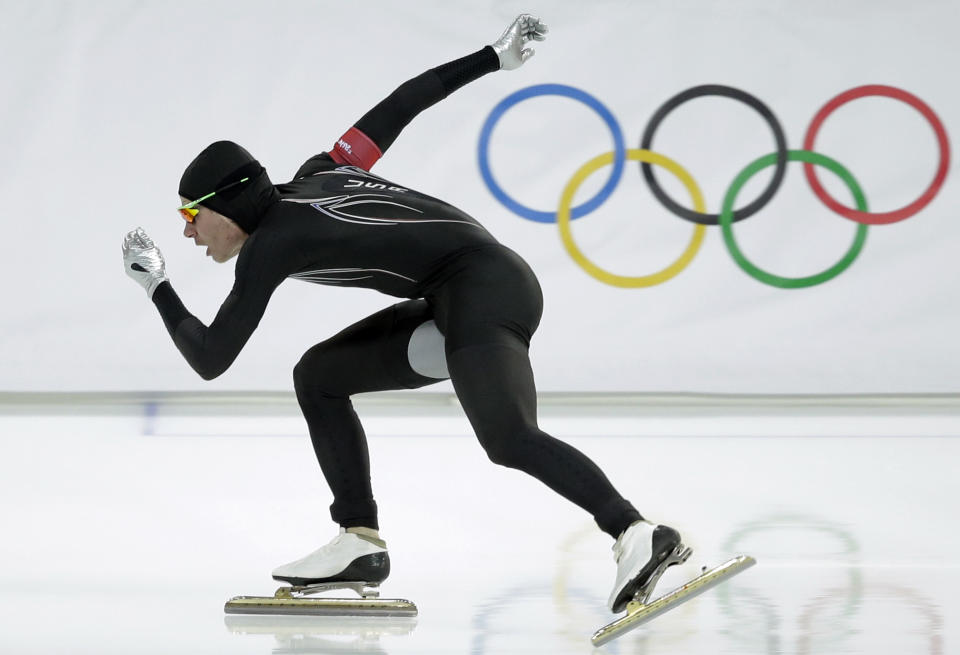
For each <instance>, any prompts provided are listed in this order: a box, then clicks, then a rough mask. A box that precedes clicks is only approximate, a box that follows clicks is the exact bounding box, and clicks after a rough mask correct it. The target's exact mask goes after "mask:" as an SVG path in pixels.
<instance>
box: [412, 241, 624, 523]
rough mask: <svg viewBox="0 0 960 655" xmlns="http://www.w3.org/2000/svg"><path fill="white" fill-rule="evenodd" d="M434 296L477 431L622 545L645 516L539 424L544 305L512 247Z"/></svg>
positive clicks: (500, 459) (489, 252)
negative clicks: (536, 369) (538, 354)
mask: <svg viewBox="0 0 960 655" xmlns="http://www.w3.org/2000/svg"><path fill="white" fill-rule="evenodd" d="M460 267H461V268H460V271H459V272H458V273H457V274H456V275H454V276H452V277H451V278H450V279H449V280H448V281H447V282H446V283H445V284H444V285H443V287H441V288H440V289H438V290H437V291H436V292H435V293H433V294H431V296H430V297H429V299H430V301H431V303H432V305H433V310H434V316H435V318H436V321H437V325H438V326H439V327H440V330H441V332H443V333H444V335H445V336H446V352H447V365H448V367H449V370H450V379H451V380H452V381H453V386H454V389H455V390H456V393H457V397H458V398H459V400H460V403H461V404H462V405H463V408H464V411H465V412H466V414H467V418H469V420H470V423H471V425H472V426H473V429H474V430H475V432H476V434H477V436H478V437H479V439H480V443H481V444H482V445H483V447H484V448H485V449H486V451H487V454H488V456H489V457H490V459H491V460H493V461H494V462H496V463H497V464H501V465H503V466H508V467H511V468H515V469H519V470H521V471H524V472H526V473H529V474H530V475H532V476H534V477H535V478H537V479H539V480H541V481H542V482H543V483H545V484H546V485H547V486H549V487H550V488H551V489H553V490H554V491H556V492H557V493H559V494H561V495H562V496H564V497H565V498H567V499H569V500H571V501H573V502H574V503H576V504H577V505H579V506H580V507H582V508H583V509H585V510H587V511H588V512H590V514H592V515H593V517H594V519H595V520H596V521H597V524H598V525H599V526H600V528H601V529H603V530H604V531H605V532H607V533H609V534H610V535H611V536H613V537H614V538H616V537H617V536H618V535H619V534H620V533H621V532H623V530H625V529H626V528H627V527H628V526H629V525H630V524H631V523H633V522H635V521H638V520H640V518H641V516H640V514H639V513H638V512H637V510H636V509H634V507H633V505H631V504H630V503H629V502H628V501H627V500H625V499H624V498H623V497H622V496H621V495H620V494H619V493H617V491H616V489H614V487H613V485H612V484H611V483H610V481H609V480H608V479H607V477H606V476H605V475H604V474H603V472H602V471H601V470H600V469H599V468H598V467H597V465H596V464H594V463H593V462H592V461H591V460H590V459H588V458H587V457H586V456H585V455H583V454H582V453H581V452H580V451H578V450H577V449H575V448H573V447H572V446H570V445H569V444H566V443H564V442H562V441H560V440H559V439H556V438H554V437H552V436H550V435H548V434H547V433H545V432H544V431H543V430H541V429H540V428H539V426H538V425H537V390H536V386H535V384H534V378H533V371H532V370H531V368H530V359H529V357H528V354H527V349H528V347H529V344H530V338H531V336H532V335H533V332H534V331H535V330H536V328H537V325H538V323H539V321H540V314H541V310H542V303H543V298H542V295H541V292H540V286H539V284H538V283H537V280H536V277H534V275H533V272H532V271H531V270H530V268H529V266H527V264H526V262H524V261H523V260H522V259H521V258H520V257H519V256H518V255H516V254H515V253H513V252H512V251H510V250H508V249H506V248H492V249H485V250H483V251H479V252H475V253H472V254H470V255H467V256H465V257H464V258H462V259H461V260H460Z"/></svg>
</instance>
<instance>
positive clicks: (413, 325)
mask: <svg viewBox="0 0 960 655" xmlns="http://www.w3.org/2000/svg"><path fill="white" fill-rule="evenodd" d="M430 320H431V315H430V309H429V307H428V306H427V304H426V302H424V301H407V302H403V303H400V304H398V305H395V306H393V307H389V308H387V309H385V310H382V311H380V312H377V313H376V314H373V315H372V316H370V317H368V318H366V319H364V320H362V321H360V322H359V323H356V324H354V325H352V326H350V327H348V328H347V329H345V330H343V331H342V332H340V333H339V334H337V335H335V336H334V337H332V338H330V339H328V340H326V341H324V342H322V343H320V344H317V345H316V346H314V347H313V348H311V349H310V350H308V351H307V353H306V354H305V355H304V356H303V358H302V359H301V360H300V363H299V364H297V366H296V368H295V369H294V386H295V388H296V391H297V400H298V401H299V403H300V407H301V409H302V410H303V415H304V417H305V418H306V421H307V426H308V428H309V430H310V439H311V441H312V442H313V447H314V451H315V452H316V455H317V459H318V461H319V462H320V467H321V469H322V470H323V474H324V477H325V478H326V480H327V483H328V484H329V485H330V490H331V491H332V492H333V497H334V501H333V504H332V505H331V507H330V514H331V516H332V517H333V520H334V521H336V522H337V523H339V524H340V525H341V526H342V527H344V528H355V527H366V528H373V529H377V528H378V523H377V505H376V502H375V501H374V499H373V491H372V488H371V483H370V461H369V455H368V450H367V441H366V436H365V435H364V432H363V427H362V426H361V425H360V420H359V419H358V418H357V414H356V412H355V411H354V409H353V404H352V403H351V401H350V396H351V395H353V394H355V393H362V392H368V391H384V390H390V389H408V388H416V387H420V386H423V385H426V384H431V383H434V382H437V381H438V379H439V378H431V377H427V376H426V375H422V374H421V373H417V372H416V371H415V370H414V369H413V367H412V366H411V361H410V358H411V357H414V358H415V361H414V362H413V365H414V366H416V367H417V369H418V370H420V371H421V372H425V373H430V374H435V375H438V376H439V375H442V372H436V373H434V370H435V369H436V368H437V366H436V365H435V364H432V363H431V362H430V358H429V354H430V353H429V352H423V349H422V348H421V349H420V350H419V351H418V350H416V347H417V346H418V344H424V343H425V344H427V347H429V344H430V339H429V336H430V335H429V327H430V325H432V323H429V321H430ZM418 328H420V330H419V332H418ZM424 328H427V330H426V331H425V330H424ZM415 333H416V334H417V335H418V336H417V337H416V338H414V341H413V343H412V344H411V338H413V335H414V334H415ZM437 347H439V348H442V342H440V341H437ZM417 359H419V361H417ZM435 359H436V358H435ZM439 359H441V360H442V356H441V357H439Z"/></svg>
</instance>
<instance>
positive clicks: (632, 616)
mask: <svg viewBox="0 0 960 655" xmlns="http://www.w3.org/2000/svg"><path fill="white" fill-rule="evenodd" d="M613 554H614V558H615V559H616V560H617V581H616V583H615V584H614V586H613V592H612V593H611V594H610V599H609V601H608V605H609V607H610V610H611V611H612V612H615V613H616V612H620V611H622V610H623V609H624V608H626V610H627V613H626V615H625V616H622V617H620V618H619V619H617V620H616V621H614V622H613V623H610V624H608V625H605V626H603V627H602V628H600V629H599V630H597V631H596V632H595V633H594V635H593V637H592V638H591V640H590V641H591V642H593V645H594V646H602V645H603V644H605V643H607V642H608V641H610V640H612V639H616V638H617V637H619V636H621V635H624V634H626V633H627V632H629V631H631V630H633V629H634V628H636V627H638V626H640V625H643V624H644V623H646V622H647V621H650V620H651V619H654V618H656V617H658V616H660V615H661V614H663V613H664V612H666V611H668V610H671V609H673V608H674V607H677V606H678V605H681V604H683V603H685V602H687V601H688V600H690V599H692V598H695V597H696V596H698V595H700V594H702V593H703V592H704V591H706V590H707V589H710V588H712V587H715V586H716V585H718V584H720V583H721V582H723V581H724V580H729V579H730V578H732V577H733V576H735V575H737V574H738V573H740V572H742V571H745V570H746V569H748V568H750V567H751V566H753V565H754V564H756V563H757V562H756V560H754V559H753V558H752V557H750V556H749V555H738V556H737V557H734V558H733V559H731V560H729V561H727V562H725V563H723V564H721V565H720V566H718V567H715V568H712V569H708V568H707V567H706V566H704V567H703V568H702V569H701V573H700V575H698V576H697V577H696V578H694V579H692V580H690V581H689V582H687V583H686V584H684V585H682V586H680V587H677V588H676V589H674V590H673V591H670V592H668V593H666V594H663V595H662V596H660V597H659V598H657V599H655V600H650V596H651V595H652V594H653V588H654V586H656V584H657V582H658V581H659V580H660V576H662V575H663V573H664V571H666V570H667V569H668V568H669V567H671V566H673V565H674V564H682V563H684V562H686V561H687V559H689V558H690V555H691V554H693V550H691V549H690V548H687V547H686V546H684V545H683V544H682V543H681V542H680V533H679V532H677V531H676V530H674V529H673V528H670V527H667V526H665V525H654V524H653V523H650V522H649V521H638V522H636V523H634V524H633V525H631V526H630V527H629V528H627V529H626V530H624V532H623V534H621V535H620V537H619V538H618V539H617V542H616V543H615V544H614V545H613Z"/></svg>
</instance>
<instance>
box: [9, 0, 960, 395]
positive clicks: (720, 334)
mask: <svg viewBox="0 0 960 655" xmlns="http://www.w3.org/2000/svg"><path fill="white" fill-rule="evenodd" d="M172 6H173V5H172V4H171V3H151V2H107V1H102V2H92V3H79V2H77V1H76V0H45V1H44V2H12V1H10V2H6V3H4V4H3V18H4V20H0V32H2V34H3V38H2V39H0V51H2V53H0V54H2V55H3V56H4V60H5V61H6V62H8V65H7V66H6V67H5V68H4V73H5V77H4V84H3V89H4V93H5V95H4V97H5V98H6V99H7V102H5V103H2V104H0V106H2V111H3V118H4V120H2V121H0V143H3V144H4V151H3V154H4V156H3V157H2V158H0V187H3V192H4V193H3V197H4V209H5V210H6V212H5V215H6V226H7V227H8V230H7V234H6V238H5V239H0V297H2V298H3V302H4V305H3V306H4V307H5V311H2V312H0V391H153V390H176V391H185V390H186V391H192V390H205V391H234V390H242V391H253V390H269V391H279V392H291V391H292V382H291V375H290V373H291V370H292V369H293V367H294V366H295V365H296V363H297V361H299V359H300V358H301V356H302V355H303V353H304V352H305V351H306V350H307V349H309V348H310V347H312V346H313V345H314V344H316V343H319V342H321V341H323V340H325V339H327V338H329V337H330V336H332V335H334V334H336V333H338V332H340V331H341V330H343V329H344V328H346V327H347V326H349V325H351V324H353V323H355V322H357V321H360V320H362V319H364V318H365V317H367V316H369V315H370V314H373V313H375V312H377V311H381V310H382V309H384V308H385V307H387V306H389V305H391V304H393V303H395V302H397V299H395V298H391V297H387V296H384V295H382V294H377V293H372V292H368V291H364V290H358V289H349V288H342V289H338V288H331V287H318V286H316V285H303V284H301V283H297V282H296V281H288V282H285V283H283V284H281V285H280V286H279V287H278V288H277V290H276V292H275V293H274V295H273V296H272V297H271V299H270V305H269V307H268V309H267V312H266V314H265V315H264V317H263V319H262V321H261V322H260V324H259V326H258V328H257V330H256V332H255V333H254V334H253V336H252V337H251V339H250V341H249V342H248V343H247V345H246V346H245V347H244V349H243V352H241V353H240V355H239V356H238V357H237V359H236V361H235V363H234V364H233V365H232V366H231V367H230V369H229V370H228V371H227V372H226V373H225V374H224V375H222V376H220V377H218V378H217V379H216V380H213V381H209V382H208V381H204V380H202V379H201V378H200V377H199V376H197V375H196V374H195V373H194V372H193V370H192V369H190V367H189V366H188V365H187V364H186V363H185V362H184V361H183V358H182V356H181V355H180V353H179V352H178V351H177V349H176V347H175V345H174V344H173V343H172V342H171V339H170V336H169V335H168V334H167V331H166V329H165V328H164V326H163V324H162V322H161V321H160V319H159V317H158V315H157V313H156V310H155V308H154V307H153V306H152V305H151V303H150V302H149V301H148V300H147V299H146V297H145V295H144V294H143V293H142V290H141V289H139V288H138V287H137V286H136V285H135V284H133V283H132V282H131V281H130V280H129V279H128V278H127V277H126V276H125V275H124V274H123V272H122V270H121V267H120V262H119V254H118V250H119V242H120V239H121V238H122V235H123V234H125V233H126V232H127V231H129V230H130V229H132V228H134V227H137V226H141V227H143V228H144V229H145V230H146V231H147V232H148V233H149V234H150V236H151V237H152V238H153V239H154V241H155V242H156V243H157V245H158V246H159V247H160V248H161V250H162V251H163V255H164V258H165V260H166V262H167V274H168V276H169V278H170V280H171V282H172V283H173V285H174V287H175V288H176V290H177V293H178V295H179V296H180V297H181V299H182V300H183V302H184V304H185V306H186V307H187V308H188V309H189V310H190V312H191V313H193V314H194V315H195V316H197V318H199V319H200V320H201V321H203V322H204V323H207V324H209V323H210V322H211V321H212V320H213V318H214V317H215V316H216V315H217V312H218V311H219V309H220V306H221V304H222V303H223V302H224V299H225V298H226V297H227V296H228V294H229V292H230V289H231V288H232V286H233V283H234V266H233V263H232V262H231V263H230V264H227V265H223V266H220V265H216V264H213V263H211V261H210V259H209V258H207V257H203V255H202V252H203V250H202V249H198V248H195V247H194V245H193V243H192V241H190V240H188V239H185V238H184V237H183V234H182V232H183V225H182V220H181V219H180V218H179V215H178V214H177V213H176V212H174V211H172V207H175V206H176V203H177V200H178V194H177V183H178V180H179V179H180V176H181V174H182V173H183V170H184V168H185V166H186V165H187V164H188V163H189V162H190V160H191V159H193V157H195V156H196V154H197V153H198V152H200V150H202V149H203V147H204V146H206V145H207V144H209V143H211V142H213V141H217V140H220V139H229V140H232V141H235V142H237V143H240V144H241V145H243V146H244V147H245V148H247V149H248V150H249V151H250V152H251V153H253V154H254V155H255V156H256V157H257V159H258V160H259V161H261V162H262V163H263V165H264V166H265V167H266V168H267V170H268V172H269V174H270V177H271V179H272V180H274V181H275V182H277V183H282V182H285V181H287V180H290V179H291V178H292V176H293V175H294V173H295V171H297V169H298V168H299V167H300V166H301V165H302V163H303V162H304V161H305V160H306V159H308V158H309V157H311V156H314V155H316V154H317V153H319V152H322V151H324V150H328V149H329V148H330V147H331V145H332V144H333V143H335V141H336V139H337V138H339V136H340V135H341V134H343V132H344V131H345V130H346V129H347V128H349V126H351V125H353V124H355V123H356V121H357V120H358V119H360V118H361V117H362V116H363V115H364V114H365V113H366V112H368V111H369V110H370V109H371V108H372V107H374V106H376V104H377V103H378V102H380V101H381V100H382V99H383V98H385V97H388V96H389V95H390V94H391V93H392V92H393V91H394V90H395V89H396V88H397V87H398V85H400V84H401V83H403V82H404V81H405V80H408V79H411V78H413V77H415V76H417V75H421V74H422V73H424V71H429V70H431V69H432V68H434V67H436V66H439V65H442V64H444V63H445V62H450V61H454V60H456V59H457V58H459V57H462V56H464V55H466V54H469V53H471V52H475V51H476V50H477V49H478V48H481V47H483V46H484V44H488V43H491V42H492V41H493V40H494V39H496V38H498V37H499V35H500V34H502V32H503V29H504V27H505V26H506V25H507V24H509V22H510V21H511V20H512V19H513V18H514V17H515V16H516V15H517V14H518V13H521V12H525V11H531V12H541V13H542V18H543V20H544V21H545V22H546V23H547V24H548V25H549V26H550V32H549V35H548V37H547V40H546V41H545V42H543V43H539V42H538V43H536V44H535V48H536V55H535V56H534V57H533V58H532V59H530V60H529V61H527V62H526V63H525V64H524V65H523V66H522V67H520V68H519V69H517V70H512V71H499V72H496V73H491V74H489V75H484V76H483V77H481V78H480V79H478V80H476V81H475V82H472V83H470V84H467V85H465V86H463V87H462V88H460V89H458V90H457V91H456V92H455V93H451V94H450V95H449V96H448V97H446V98H445V99H443V100H442V101H441V102H438V103H437V104H436V105H434V106H432V107H430V108H429V109H426V110H425V111H423V112H422V113H421V114H419V115H418V116H417V117H416V118H415V119H414V120H413V121H411V122H410V124H409V125H407V126H406V127H405V128H404V129H403V132H402V134H401V135H400V136H399V137H398V138H397V139H396V141H395V142H394V143H393V144H392V145H391V146H390V148H389V150H388V151H387V152H386V153H385V154H384V157H383V158H382V159H381V160H380V161H378V162H377V164H376V167H375V168H374V171H373V172H374V173H376V174H377V175H380V176H382V177H384V178H386V179H388V180H391V181H393V182H395V183H396V184H398V185H400V186H403V187H405V188H411V189H416V190H417V191H420V192H422V193H425V194H429V195H431V196H433V197H436V198H438V199H440V200H443V201H445V202H449V203H450V204H452V205H454V206H456V207H458V208H460V209H462V210H463V211H465V212H466V213H468V214H469V215H471V216H473V217H475V218H476V219H477V220H478V221H479V222H480V223H482V224H483V225H484V226H485V227H486V228H487V229H489V230H490V232H491V233H492V234H493V235H494V236H495V237H496V238H497V239H498V240H499V241H500V242H502V243H503V244H505V245H506V246H508V247H510V248H512V249H513V250H515V251H516V252H517V253H519V254H520V255H521V256H522V257H523V258H524V259H525V260H526V261H527V262H528V263H529V264H530V266H531V268H532V269H533V270H534V272H535V273H536V274H537V278H538V279H539V281H540V286H541V288H542V290H543V298H544V313H543V319H542V320H541V322H540V325H539V327H538V329H537V332H536V334H535V335H534V338H533V339H532V341H531V349H530V356H531V359H532V363H533V369H534V372H535V374H536V381H537V387H538V390H539V391H541V392H547V393H549V392H568V393H581V392H617V393H621V392H622V393H634V392H641V393H669V392H679V393H685V392H702V393H717V394H726V393H735V394H793V393H815V394H851V393H895V394H924V393H960V375H958V373H957V371H960V339H957V338H956V335H957V334H960V302H958V299H960V257H958V256H957V251H958V249H960V216H958V213H960V181H958V179H957V178H958V176H957V174H956V171H955V170H953V169H954V168H956V164H955V161H956V158H955V157H952V156H951V155H952V152H951V150H952V148H951V146H952V145H954V144H955V139H956V138H957V134H958V130H960V124H958V121H960V90H958V89H957V88H955V86H956V85H953V84H951V83H950V82H951V74H952V72H953V71H952V68H951V65H952V62H955V61H960V39H958V38H957V35H956V31H957V26H958V25H960V2H956V1H950V0H912V1H911V2H899V3H898V2H885V3H877V2H876V1H875V0H844V2H836V1H834V0H803V1H802V2H800V1H798V2H770V0H737V1H736V2H711V1H710V0H670V1H669V2H635V1H633V0H607V1H606V2H602V3H588V2H582V1H581V0H554V1H552V2H549V3H543V4H542V6H539V7H538V6H533V5H528V4H523V3H519V2H514V1H512V0H511V1H510V2H496V3H483V4H482V5H477V4H476V3H472V4H471V5H470V6H469V12H468V11H466V7H467V5H465V4H464V3H457V2H439V1H438V0H423V1H422V2H415V3H406V4H404V5H403V6H402V8H398V5H397V3H391V2H388V1H387V0H368V1H367V2H366V3H365V4H364V5H363V7H364V16H363V21H364V23H363V24H364V27H363V33H364V39H363V45H362V47H360V44H359V42H358V37H357V30H356V29H346V28H343V26H350V25H356V23H357V8H356V6H355V3H344V2H340V3H337V2H312V1H307V0H290V1H288V2H282V3H272V4H270V5H269V6H267V5H266V4H264V3H262V2H253V0H234V1H232V2H230V3H229V4H228V3H225V2H224V1H223V0H195V1H194V2H191V3H190V4H189V10H188V11H187V10H186V9H184V8H183V7H181V8H180V9H177V10H174V9H173V8H172ZM185 6H186V5H184V7H185ZM478 7H480V10H479V11H478V10H477V9H478ZM225 9H226V11H225ZM467 13H469V20H465V19H464V17H465V16H466V14H467ZM184 25H204V26H211V27H210V29H206V28H205V29H204V40H203V47H198V48H193V47H191V48H176V47H174V48H171V47H170V45H171V44H173V43H180V42H182V39H183V31H184ZM437 25H448V26H456V27H455V28H454V29H437V28H436V26H437ZM338 26H340V27H338ZM319 35H322V38H318V36H319ZM238 62H242V65H238ZM105 89H109V90H110V91H109V92H108V93H104V90H105ZM184 89H189V93H188V94H186V95H185V94H184ZM952 140H954V142H953V143H951V141H952ZM104 197H108V198H109V199H110V201H109V205H110V209H109V210H107V211H104V208H103V207H102V202H98V200H101V199H102V198H104ZM172 203H173V204H172ZM383 236H384V237H385V238H389V231H384V232H383ZM438 391H439V392H451V391H452V386H451V385H450V384H449V383H441V384H438V385H435V386H429V387H426V388H424V389H423V390H422V392H424V393H430V392H438ZM420 392H421V391H416V392H414V393H420Z"/></svg>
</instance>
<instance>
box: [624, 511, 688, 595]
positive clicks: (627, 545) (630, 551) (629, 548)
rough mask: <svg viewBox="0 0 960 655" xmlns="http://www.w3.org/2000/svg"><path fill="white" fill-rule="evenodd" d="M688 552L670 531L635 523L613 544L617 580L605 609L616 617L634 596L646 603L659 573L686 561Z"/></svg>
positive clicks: (666, 528) (672, 531) (673, 531)
mask: <svg viewBox="0 0 960 655" xmlns="http://www.w3.org/2000/svg"><path fill="white" fill-rule="evenodd" d="M692 552H693V551H692V550H690V549H689V548H685V547H684V546H683V544H681V543H680V533H679V532H677V531H676V530H674V529H673V528H669V527H667V526H665V525H654V524H653V523H650V522H649V521H637V522H636V523H634V524H633V525H631V526H630V527H629V528H627V529H626V530H624V531H623V534H621V535H620V537H619V538H618V539H617V542H616V543H615V544H613V558H614V559H615V560H616V562H617V580H616V582H615V583H614V585H613V591H612V592H610V598H609V600H607V607H609V608H610V611H611V612H613V613H615V614H616V613H619V612H621V611H623V608H624V607H626V606H627V603H628V602H630V601H631V600H633V598H634V596H638V594H639V596H638V598H639V599H640V601H641V602H646V600H647V599H648V598H649V597H650V594H651V593H652V592H653V587H654V585H656V584H657V581H658V580H659V579H660V576H661V575H663V572H664V571H666V570H667V568H668V567H670V566H672V565H674V564H681V563H683V562H685V561H687V558H688V557H690V554H691V553H692Z"/></svg>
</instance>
